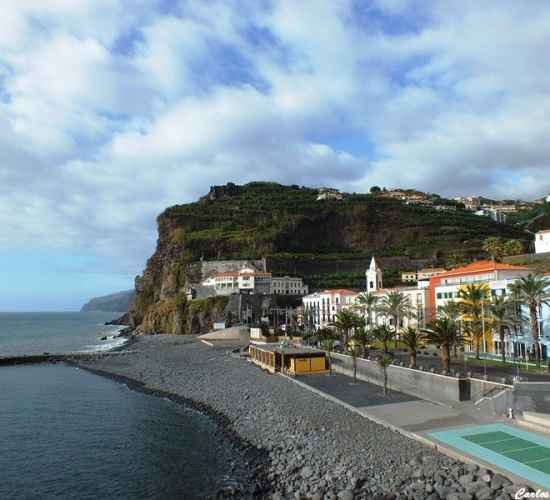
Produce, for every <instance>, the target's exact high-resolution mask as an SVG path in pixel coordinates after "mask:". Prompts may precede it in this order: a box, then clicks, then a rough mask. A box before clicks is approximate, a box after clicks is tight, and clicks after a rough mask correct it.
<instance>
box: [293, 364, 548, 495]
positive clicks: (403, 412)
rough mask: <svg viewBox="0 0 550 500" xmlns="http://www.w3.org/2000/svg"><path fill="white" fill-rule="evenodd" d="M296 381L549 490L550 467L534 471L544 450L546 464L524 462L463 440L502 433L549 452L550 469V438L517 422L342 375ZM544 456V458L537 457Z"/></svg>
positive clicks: (460, 456)
mask: <svg viewBox="0 0 550 500" xmlns="http://www.w3.org/2000/svg"><path fill="white" fill-rule="evenodd" d="M294 381H295V382H297V383H299V384H300V385H302V386H303V387H305V388H308V389H309V390H311V391H313V392H316V393H318V394H319V395H321V396H323V397H326V398H328V399H331V400H333V401H335V402H337V403H340V404H342V405H343V406H346V407H347V408H348V409H350V410H352V411H354V412H356V413H359V414H361V415H362V416H364V417H365V418H368V419H371V420H374V421H376V422H378V423H380V424H383V425H387V426H389V427H391V428H393V429H395V430H397V431H399V432H402V433H403V434H405V435H407V436H409V437H411V438H413V439H417V440H419V441H422V442H424V443H425V444H428V445H430V446H434V447H436V448H437V449H439V450H440V451H441V452H443V453H445V454H447V455H449V456H451V457H453V458H456V459H459V460H462V461H465V462H470V463H476V464H478V465H480V466H482V467H485V468H489V469H492V470H494V471H497V472H500V473H501V474H504V475H506V476H508V477H510V478H511V479H512V480H513V481H514V482H518V483H523V484H529V485H530V486H532V487H534V488H544V489H547V490H550V469H549V473H548V474H546V473H545V472H544V471H542V470H536V469H535V468H534V466H535V465H537V464H538V465H537V466H538V467H539V468H541V467H542V465H544V466H546V460H547V458H546V451H545V450H539V449H537V450H536V454H537V457H535V458H533V460H540V459H541V458H542V459H543V460H542V462H540V463H539V462H534V463H532V464H529V463H525V462H524V463H521V462H518V461H516V460H513V459H512V458H511V457H509V456H508V457H507V456H504V455H502V454H499V453H497V452H495V451H494V450H490V449H487V448H484V447H483V446H480V445H479V444H476V443H473V442H471V441H468V439H465V438H464V436H467V435H471V434H480V433H489V432H496V431H500V432H507V433H508V434H510V435H511V437H516V438H522V439H524V440H527V441H531V442H533V441H535V445H537V446H539V448H540V447H541V446H542V447H547V448H548V463H549V467H550V435H544V434H543V433H539V432H536V431H526V430H524V429H522V428H520V427H519V426H518V425H516V424H514V423H513V420H504V419H499V418H490V417H486V416H484V415H482V414H481V413H480V412H479V411H478V410H477V408H476V407H474V406H473V405H472V404H471V403H467V402H463V403H450V402H449V403H448V404H447V403H440V402H436V401H427V400H424V399H419V398H416V397H413V396H410V395H408V394H405V393H402V392H399V391H394V390H391V391H390V392H389V394H388V395H384V394H383V389H382V387H381V386H378V385H375V384H371V383H368V382H363V381H359V380H358V381H357V382H355V383H354V382H353V379H351V378H350V377H347V376H345V375H341V374H332V375H307V376H303V377H297V378H295V379H294ZM518 443H519V444H521V442H519V441H518ZM520 447H521V446H520ZM526 448H529V447H526ZM525 451H526V452H528V454H532V453H533V452H532V451H529V450H525ZM541 453H542V455H544V457H542V455H541V457H539V456H538V455H539V454H541ZM516 458H517V457H516ZM528 458H529V457H528ZM527 461H528V460H527ZM541 464H542V465H541Z"/></svg>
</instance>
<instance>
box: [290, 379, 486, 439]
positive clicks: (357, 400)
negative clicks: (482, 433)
mask: <svg viewBox="0 0 550 500" xmlns="http://www.w3.org/2000/svg"><path fill="white" fill-rule="evenodd" d="M299 381H300V382H302V383H303V384H306V385H307V386H309V387H310V388H312V389H315V390H316V391H319V392H322V393H325V394H328V395H330V396H332V397H333V398H335V399H338V400H340V401H343V402H344V403H346V404H348V405H350V406H353V407H354V408H355V409H356V410H358V411H359V412H360V413H362V414H363V415H364V416H365V417H367V418H372V419H373V420H377V421H384V422H386V423H388V424H390V425H392V426H395V427H398V428H400V429H403V430H405V431H409V432H422V431H428V430H430V431H431V430H435V429H440V428H447V427H452V426H457V425H470V424H476V423H484V422H487V421H494V419H488V418H486V417H484V416H482V415H480V414H479V412H478V411H477V410H476V409H475V408H473V407H472V405H471V404H464V403H456V404H452V405H451V404H443V403H438V402H435V401H427V400H425V399H420V398H416V397H414V396H410V395H408V394H405V393H403V392H399V391H394V390H390V391H389V393H388V395H384V394H383V388H382V387H381V386H379V385H376V384H371V383H368V382H363V381H360V380H358V381H357V382H356V383H354V382H353V379H351V378H350V377H347V376H345V375H341V374H336V373H335V374H332V375H308V376H307V377H301V378H300V379H299Z"/></svg>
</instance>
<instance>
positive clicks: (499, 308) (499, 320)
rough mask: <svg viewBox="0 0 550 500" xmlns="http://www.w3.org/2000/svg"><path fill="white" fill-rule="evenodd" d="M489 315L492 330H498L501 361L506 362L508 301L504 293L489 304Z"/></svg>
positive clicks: (508, 325) (508, 324)
mask: <svg viewBox="0 0 550 500" xmlns="http://www.w3.org/2000/svg"><path fill="white" fill-rule="evenodd" d="M489 316H490V321H491V326H492V327H493V330H496V331H498V335H499V340H500V346H501V347H500V349H501V356H502V362H503V363H506V344H505V342H506V330H508V328H509V327H510V322H511V318H510V302H509V301H508V299H507V297H506V295H497V296H495V297H493V301H492V302H491V303H490V304H489Z"/></svg>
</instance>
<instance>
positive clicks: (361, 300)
mask: <svg viewBox="0 0 550 500" xmlns="http://www.w3.org/2000/svg"><path fill="white" fill-rule="evenodd" d="M355 300H356V305H355V308H356V309H358V310H359V311H360V312H361V316H363V317H364V318H365V325H366V327H367V328H368V329H370V328H372V320H373V313H374V311H375V310H376V304H377V303H378V296H376V295H374V294H372V293H365V292H363V293H360V294H359V295H358V296H357V298H356V299H355Z"/></svg>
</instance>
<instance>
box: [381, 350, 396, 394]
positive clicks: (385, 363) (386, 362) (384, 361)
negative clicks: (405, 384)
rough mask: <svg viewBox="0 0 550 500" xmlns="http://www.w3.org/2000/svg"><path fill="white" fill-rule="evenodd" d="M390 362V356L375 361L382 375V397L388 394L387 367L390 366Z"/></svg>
mask: <svg viewBox="0 0 550 500" xmlns="http://www.w3.org/2000/svg"><path fill="white" fill-rule="evenodd" d="M392 361H393V360H392V358H391V356H388V355H387V354H384V355H383V356H380V357H379V358H378V360H377V363H378V366H380V368H382V372H383V373H384V396H386V395H387V394H388V366H389V365H391V362H392Z"/></svg>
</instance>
